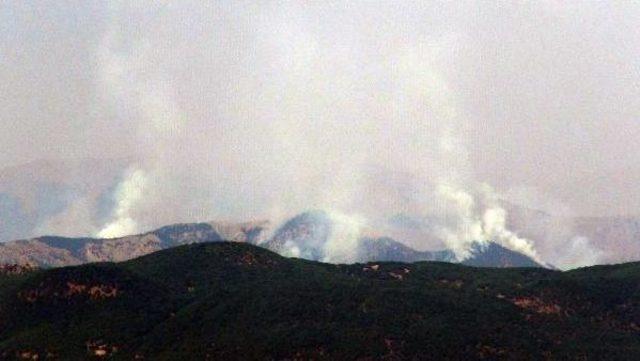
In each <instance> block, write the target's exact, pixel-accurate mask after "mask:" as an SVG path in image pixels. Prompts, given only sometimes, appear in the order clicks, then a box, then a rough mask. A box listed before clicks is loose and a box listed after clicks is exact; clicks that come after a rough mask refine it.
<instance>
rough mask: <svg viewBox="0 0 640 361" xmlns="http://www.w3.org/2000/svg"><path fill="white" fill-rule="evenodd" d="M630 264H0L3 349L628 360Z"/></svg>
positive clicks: (633, 290)
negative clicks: (2, 268)
mask: <svg viewBox="0 0 640 361" xmlns="http://www.w3.org/2000/svg"><path fill="white" fill-rule="evenodd" d="M638 285H640V264H625V265H619V266H606V267H594V268H587V269H581V270H577V271H572V272H566V273H561V272H558V271H551V270H545V269H539V268H528V269H515V268H514V269H479V268H470V267H466V266H461V265H454V264H448V263H432V262H419V263H414V264H402V263H376V264H354V265H348V266H347V265H330V264H323V263H317V262H310V261H305V260H300V259H289V258H284V257H281V256H278V255H277V254H275V253H272V252H270V251H267V250H265V249H263V248H259V247H255V246H252V245H248V244H238V243H227V242H218V243H204V244H193V245H186V246H180V247H176V248H172V249H169V250H164V251H160V252H156V253H153V254H150V255H147V256H144V257H141V258H138V259H135V260H132V261H128V262H124V263H118V264H113V263H102V264H89V265H83V266H77V267H67V268H59V269H52V270H46V271H34V272H28V273H26V274H24V273H23V274H19V275H2V276H0V319H1V320H2V324H3V327H2V328H0V355H2V358H5V359H13V358H21V357H25V358H27V357H31V358H32V357H34V355H38V357H39V359H46V358H47V357H49V358H50V359H66V360H75V359H78V360H80V359H91V357H104V356H109V357H112V359H122V360H130V359H134V358H136V357H137V358H139V359H142V358H144V359H153V360H170V359H225V360H233V359H243V360H246V359H289V360H291V359H309V358H313V359H318V360H323V359H324V360H335V359H425V358H428V359H483V358H484V359H543V358H547V359H548V358H551V359H585V358H586V359H605V358H607V359H610V358H615V359H637V358H638V357H640V344H638V342H637V339H638V336H639V335H640V326H639V325H640V307H639V306H640V297H639V296H640V293H639V292H638V287H639V286H638Z"/></svg>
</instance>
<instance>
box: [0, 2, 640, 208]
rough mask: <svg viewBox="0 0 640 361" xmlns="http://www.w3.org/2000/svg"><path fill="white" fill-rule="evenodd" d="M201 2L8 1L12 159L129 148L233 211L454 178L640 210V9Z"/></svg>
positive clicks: (0, 86)
mask: <svg viewBox="0 0 640 361" xmlns="http://www.w3.org/2000/svg"><path fill="white" fill-rule="evenodd" d="M202 3H203V2H202V1H193V2H190V1H176V2H165V3H163V2H157V1H154V2H133V5H125V4H124V3H120V2H109V1H95V2H91V1H59V0H56V1H2V2H0V109H2V111H1V112H0V144H2V149H3V150H2V152H0V167H4V166H8V165H13V164H19V163H24V162H28V161H31V160H35V159H41V158H86V157H95V158H111V157H123V156H124V157H130V156H132V155H133V156H135V157H136V158H137V159H140V162H139V164H138V165H137V167H138V168H140V169H141V170H142V171H143V172H145V174H151V175H152V176H150V177H148V178H150V180H147V181H148V182H155V183H162V185H157V184H156V186H157V188H158V190H156V191H155V193H156V194H162V195H163V196H167V197H168V198H169V199H171V200H172V201H174V202H176V203H177V202H181V201H183V203H186V204H187V205H185V206H184V207H185V209H188V208H189V205H192V204H196V205H197V204H198V197H205V196H211V197H217V196H218V197H221V196H220V195H221V194H224V197H225V199H224V200H221V201H220V204H223V205H224V206H220V207H219V208H218V209H217V212H223V211H225V210H226V211H228V212H231V213H233V212H236V213H241V212H246V209H247V207H249V206H251V207H258V206H256V204H258V205H260V204H265V206H264V207H263V208H269V211H274V209H273V208H274V207H275V208H277V207H278V206H277V205H275V204H276V203H278V202H280V203H282V202H283V197H289V198H290V199H287V200H286V202H284V203H285V204H302V203H304V202H306V201H307V200H308V199H307V198H305V197H306V196H302V195H308V193H309V192H310V190H316V189H323V191H322V192H324V193H323V195H320V196H318V199H320V198H322V199H320V200H317V201H313V202H311V203H314V202H317V203H318V204H321V203H322V202H323V201H324V199H325V198H326V197H325V196H326V194H327V193H330V194H331V197H330V198H331V202H338V203H339V202H341V201H340V200H339V201H336V199H342V198H344V197H347V198H350V200H349V202H346V203H349V204H352V203H358V202H363V200H362V198H363V197H364V196H363V195H362V194H365V195H366V194H369V195H371V194H372V193H371V192H374V191H377V190H381V189H385V190H386V191H387V192H389V189H394V190H395V191H396V193H398V194H394V196H398V197H399V198H397V199H406V198H407V197H409V198H410V197H411V196H410V195H406V194H404V193H402V192H403V191H406V189H413V188H412V187H400V186H394V187H386V188H385V187H383V186H381V185H380V184H384V185H388V184H390V183H393V184H404V183H405V182H409V180H407V179H410V182H417V183H420V182H421V179H423V177H424V179H425V181H424V182H427V181H426V178H429V179H430V181H433V179H431V178H434V177H435V178H438V177H439V176H440V175H441V174H443V173H447V172H448V170H449V168H451V169H455V170H456V171H455V173H456V177H463V178H465V179H473V180H474V181H477V182H486V183H488V184H490V185H492V186H493V187H495V188H496V189H497V190H498V192H499V193H500V194H501V196H504V197H507V198H513V199H517V200H519V201H520V202H524V203H526V202H532V203H536V204H538V206H541V205H540V204H541V203H544V204H545V205H544V206H541V207H553V206H554V205H555V204H558V205H561V206H563V207H565V206H566V207H569V208H571V209H572V210H573V212H575V213H578V214H640V212H639V210H640V192H638V191H637V187H638V184H640V27H638V24H640V5H638V3H637V2H633V1H628V2H614V1H607V2H586V1H584V2H566V1H557V2H555V1H539V2H538V1H536V2H526V3H525V2H515V1H513V2H489V1H469V2H455V3H449V2H426V1H419V2H407V1H402V2H400V1H389V2H370V1H367V2H356V1H344V2H335V3H332V2H326V1H322V2H287V3H285V2H264V3H261V4H257V2H254V1H250V2H236V1H233V2H232V1H229V2H223V1H221V2H215V3H214V2H210V3H208V5H203V4H202ZM447 137H449V138H451V139H449V138H447ZM445 138H446V139H445ZM443 139H444V140H445V141H446V142H449V140H451V141H452V144H453V146H454V147H459V148H460V149H459V150H456V151H453V152H450V153H447V154H445V155H443V154H442V153H441V152H440V151H439V150H438V149H439V148H438V147H436V144H439V146H442V142H443ZM447 139H449V140H447ZM447 144H449V143H447ZM439 152H440V153H439ZM355 168H357V170H355V171H354V169H355ZM460 173H463V175H460ZM363 174H367V177H365V178H366V179H364V178H363V176H362V175H363ZM370 175H373V176H370ZM403 175H406V176H403ZM432 176H433V177H432ZM371 178H373V179H374V181H372V180H371ZM133 179H134V180H135V179H136V178H135V177H134V178H133ZM416 179H418V180H417V181H416ZM355 183H357V184H361V183H366V184H369V186H367V187H366V189H365V190H364V191H363V190H361V192H360V193H362V194H360V195H358V196H356V197H355V200H354V199H353V198H354V196H353V194H339V193H340V191H341V190H343V191H344V192H345V193H349V192H350V190H352V189H353V184H355ZM463 183H465V184H467V183H468V182H467V181H464V182H463ZM414 186H415V185H414ZM415 188H417V186H415ZM169 189H171V190H172V192H170V191H169ZM176 189H178V190H179V191H178V190H176ZM327 189H330V190H327ZM325 190H326V191H325ZM185 192H189V195H188V196H187V195H185ZM322 192H320V193H322ZM172 193H173V194H174V195H173V196H172V195H171V194H172ZM400 193H402V194H400ZM167 194H168V195H167ZM245 195H246V197H245ZM150 197H152V196H150ZM181 197H183V198H181ZM314 197H315V196H314ZM341 197H342V198H341ZM275 198H279V199H278V202H275V201H273V199H275ZM397 199H396V201H395V202H396V203H397V202H398V200H397ZM414 201H415V200H414ZM382 203H384V201H376V203H375V206H376V207H378V206H379V207H384V206H386V205H384V204H382ZM409 203H411V202H409ZM152 204H155V205H156V206H157V203H153V202H152ZM408 207H409V206H408ZM236 208H237V209H236ZM294 208H295V207H294ZM347 208H348V206H347ZM240 210H241V211H240ZM263 211H264V209H256V210H255V212H253V213H260V212H263ZM275 211H277V210H275ZM214 213H215V212H214ZM249 213H252V212H249Z"/></svg>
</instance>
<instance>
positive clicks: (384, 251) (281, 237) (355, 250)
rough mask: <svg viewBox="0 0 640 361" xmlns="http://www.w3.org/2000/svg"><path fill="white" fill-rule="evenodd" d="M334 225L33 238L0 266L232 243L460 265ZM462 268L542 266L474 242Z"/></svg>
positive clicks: (294, 223) (2, 246) (6, 247)
mask: <svg viewBox="0 0 640 361" xmlns="http://www.w3.org/2000/svg"><path fill="white" fill-rule="evenodd" d="M335 227H336V225H335V224H334V221H333V220H332V219H331V218H330V217H329V215H328V214H327V213H325V212H322V211H313V212H306V213H302V214H300V215H298V216H296V217H293V218H292V219H290V220H289V221H287V222H285V223H284V224H283V225H282V226H281V227H279V228H278V229H276V230H275V232H274V234H273V235H272V236H270V237H269V236H268V234H269V232H270V230H269V229H270V224H269V223H268V222H266V221H263V222H247V223H237V224H234V223H217V222H211V223H191V224H175V225H170V226H166V227H162V228H159V229H157V230H154V231H151V232H147V233H144V234H139V235H131V236H126V237H121V238H114V239H95V238H65V237H55V236H45V237H38V238H34V239H29V240H18V241H11V242H5V243H0V264H29V265H35V266H38V267H60V266H69V265H78V264H83V263H90V262H119V261H125V260H128V259H132V258H135V257H139V256H143V255H146V254H149V253H152V252H155V251H158V250H163V249H167V248H172V247H176V246H180V245H184V244H191V243H204V242H220V241H232V242H240V243H250V244H255V245H259V246H261V247H263V248H266V249H269V250H272V251H274V252H276V253H279V254H282V255H284V256H291V257H298V258H304V259H308V260H313V261H331V262H335V263H356V262H360V263H365V262H372V261H395V262H417V261H441V262H459V260H458V259H456V256H455V254H454V253H453V252H452V251H449V250H442V251H434V252H430V251H417V250H415V249H413V248H410V247H408V246H406V245H404V244H402V243H400V242H398V241H396V240H394V239H392V238H389V237H377V238H372V237H368V236H362V237H359V238H357V239H355V240H352V241H348V240H343V239H339V238H338V239H335V240H333V239H332V238H333V237H336V236H334V235H333V233H334V228H335ZM350 242H353V243H352V244H351V246H352V247H351V248H349V249H343V250H342V252H343V253H342V255H343V256H344V257H345V258H332V257H331V253H332V250H331V247H332V245H333V246H335V247H338V248H340V249H342V248H344V245H345V244H347V245H348V244H350ZM461 263H463V264H467V265H474V266H480V267H541V265H540V264H538V263H536V262H535V261H533V260H532V259H530V258H529V257H527V256H525V255H522V254H520V253H517V252H514V251H511V250H509V249H506V248H504V247H502V246H500V245H498V244H496V243H491V242H484V243H480V242H478V243H475V244H474V245H473V247H472V249H471V256H470V257H469V258H467V259H464V260H462V262H461Z"/></svg>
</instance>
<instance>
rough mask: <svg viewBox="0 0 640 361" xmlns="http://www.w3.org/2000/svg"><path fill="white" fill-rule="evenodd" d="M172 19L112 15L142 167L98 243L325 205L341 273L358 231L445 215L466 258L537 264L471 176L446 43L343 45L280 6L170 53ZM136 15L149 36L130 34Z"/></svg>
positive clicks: (102, 55) (230, 19)
mask: <svg viewBox="0 0 640 361" xmlns="http://www.w3.org/2000/svg"><path fill="white" fill-rule="evenodd" d="M295 7H296V6H293V8H295ZM171 8H172V5H170V4H160V5H156V6H153V7H151V8H140V7H136V6H131V5H127V4H125V3H116V5H114V6H112V8H111V9H110V11H111V14H110V15H111V20H110V22H109V26H108V28H107V31H106V32H105V36H104V39H103V42H102V43H101V44H100V47H99V48H98V50H97V52H98V54H99V57H98V58H99V59H100V63H99V65H100V68H99V73H100V77H99V83H98V84H99V87H100V88H101V89H102V91H103V93H104V96H105V97H106V98H107V99H109V100H110V101H111V102H113V104H115V107H116V109H118V116H120V117H123V118H128V119H131V121H132V123H133V124H134V126H133V127H132V129H133V131H134V132H135V138H136V139H137V156H138V157H139V158H140V161H138V162H137V163H136V166H135V167H134V168H133V169H132V170H131V171H130V173H129V175H128V176H127V177H125V179H124V180H123V182H122V183H121V184H120V186H119V187H118V190H117V192H116V194H115V198H116V208H115V210H114V212H113V216H112V219H111V220H109V221H108V222H107V223H106V224H104V225H103V226H102V227H101V229H100V230H99V231H98V232H96V235H97V236H100V237H115V236H121V235H125V234H129V233H135V232H140V231H142V230H145V229H148V228H151V227H155V226H160V225H162V224H166V223H171V222H179V221H196V220H207V219H220V218H232V219H237V220H246V219H251V218H267V219H284V218H286V217H287V216H291V215H294V214H295V213H297V212H301V211H304V210H306V209H325V210H328V211H329V212H330V214H331V217H332V218H335V220H336V221H335V224H336V226H335V227H334V228H335V230H334V234H333V235H332V237H331V239H330V240H329V242H328V243H327V245H326V248H327V249H326V250H325V251H326V255H327V256H326V257H327V259H326V261H333V262H347V261H350V260H352V259H353V258H354V257H355V256H354V255H353V252H354V250H355V246H356V245H357V239H358V238H359V236H360V233H361V232H362V229H363V225H364V224H367V223H371V224H373V223H375V222H376V221H377V220H380V219H384V218H385V217H389V216H391V215H394V214H399V213H411V214H418V215H428V214H432V213H436V214H447V216H448V219H449V222H447V223H446V224H443V225H442V227H440V234H439V235H441V236H442V241H443V242H444V245H446V246H448V247H450V248H451V249H453V250H454V251H455V252H456V254H457V255H458V257H459V258H460V259H464V257H466V255H467V253H466V252H467V251H468V247H469V245H470V244H471V242H473V241H478V242H487V241H495V242H498V243H500V244H502V245H504V246H505V247H508V248H511V249H513V250H516V251H520V252H523V253H525V254H527V255H529V256H531V257H533V258H534V259H536V260H539V257H538V255H537V253H536V251H535V249H534V246H533V243H532V242H531V241H528V240H525V239H523V238H520V237H518V236H517V235H516V234H515V233H513V232H511V231H510V230H509V229H507V226H506V217H507V214H506V211H505V210H504V209H502V208H500V207H499V205H498V202H497V201H496V199H495V198H496V196H495V194H494V191H493V190H491V188H490V187H488V186H484V185H482V184H481V183H479V182H477V181H475V180H474V176H473V167H472V166H471V164H470V160H469V154H468V151H467V148H466V144H465V142H466V137H467V136H468V130H467V126H466V125H467V123H468V122H470V121H473V120H472V119H465V118H464V117H463V116H462V115H461V114H460V113H459V112H458V111H457V104H456V99H454V97H453V95H452V91H451V90H450V89H449V86H448V84H447V81H446V80H445V78H444V76H443V72H442V69H444V66H446V65H447V64H446V60H445V59H447V58H448V56H450V52H452V51H455V43H456V37H455V36H454V35H453V34H450V33H447V32H446V31H444V32H441V33H436V34H434V35H433V36H431V37H430V38H423V39H419V40H416V41H406V40H405V41H402V42H400V43H397V44H396V43H393V42H390V43H389V44H390V45H389V46H388V47H386V48H382V49H376V48H370V47H369V46H368V45H367V44H368V43H361V42H360V41H359V40H360V39H359V38H360V37H361V36H364V35H363V34H365V32H364V29H350V30H351V31H350V32H349V34H350V35H349V36H347V37H344V36H343V35H345V34H346V33H327V32H325V30H324V28H323V27H322V26H321V25H320V24H313V23H312V24H309V23H307V22H306V19H305V17H300V18H292V19H289V18H286V19H285V17H284V16H283V15H282V14H280V13H279V12H278V11H277V10H278V9H269V8H267V9H263V12H262V11H261V12H256V11H248V10H247V9H242V7H239V8H229V9H225V11H223V12H222V13H221V15H219V18H218V21H217V22H216V21H214V22H212V23H211V25H208V26H207V27H206V29H203V33H198V34H195V35H194V34H191V35H192V36H195V38H193V39H191V40H192V41H196V42H197V41H198V40H202V41H204V40H206V39H208V36H209V34H211V35H210V36H211V39H212V40H213V41H215V42H217V43H220V44H222V45H220V47H219V48H218V47H212V48H207V50H209V51H211V52H212V53H211V54H206V55H204V54H202V53H201V50H202V49H201V48H199V47H198V46H194V45H193V44H190V43H184V42H181V41H179V40H178V41H176V39H175V38H174V34H173V32H174V31H175V30H176V29H175V28H174V27H177V29H180V26H181V24H179V23H173V22H172V19H170V18H163V14H165V12H170V10H171ZM294 10H295V11H302V13H304V10H303V9H294ZM320 17H324V15H320ZM131 18H133V19H137V20H138V21H140V22H141V23H143V24H145V25H146V26H145V27H144V28H140V29H136V31H135V32H131V29H129V28H128V26H129V25H128V21H129V20H130V19H131ZM165 20H166V21H167V22H168V23H169V24H170V25H168V26H161V25H160V24H163V21H165ZM245 23H250V24H253V28H251V27H249V28H245V27H243V28H240V27H239V26H240V25H238V24H245ZM345 30H346V29H345ZM403 33H404V30H401V31H400V32H397V31H391V32H390V33H389V34H387V35H384V37H385V38H386V40H387V41H391V40H392V39H393V38H394V37H395V36H401V35H402V34H403ZM452 44H453V46H452ZM170 46H176V48H171V47H170ZM176 54H180V57H178V58H175V55H176ZM372 58H373V59H377V60H376V61H375V62H373V63H367V62H366V60H368V59H372ZM258 60H259V61H258ZM207 62H208V63H207ZM203 70H206V71H205V72H204V73H203V74H206V75H207V77H205V78H194V74H200V71H203ZM175 79H188V81H187V82H186V83H188V84H189V86H190V87H189V88H185V87H184V86H183V85H182V84H183V83H182V82H178V81H175ZM372 84H375V85H376V86H375V87H372V86H371V85H372ZM204 89H206V91H207V93H204V92H201V90H204ZM291 252H292V254H293V255H295V249H293V248H292V250H291Z"/></svg>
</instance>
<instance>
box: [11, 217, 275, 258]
mask: <svg viewBox="0 0 640 361" xmlns="http://www.w3.org/2000/svg"><path fill="white" fill-rule="evenodd" d="M267 226H268V224H267V222H247V223H238V224H234V223H216V222H211V223H191V224H175V225H170V226H166V227H162V228H159V229H157V230H155V231H152V232H147V233H143V234H140V235H132V236H126V237H120V238H113V239H95V238H65V237H55V236H45V237H38V238H34V239H30V240H19V241H12V242H4V243H0V264H21V265H24V264H30V265H35V266H39V267H61V266H69V265H77V264H83V263H89V262H107V261H109V262H114V261H115V262H117V261H124V260H128V259H131V258H135V257H139V256H142V255H145V254H149V253H152V252H155V251H158V250H161V249H166V248H171V247H175V246H178V245H183V244H188V243H202V242H215V241H222V240H229V241H234V242H249V243H257V242H259V241H260V240H261V238H260V237H262V234H263V231H264V230H265V229H266V227H267Z"/></svg>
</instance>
